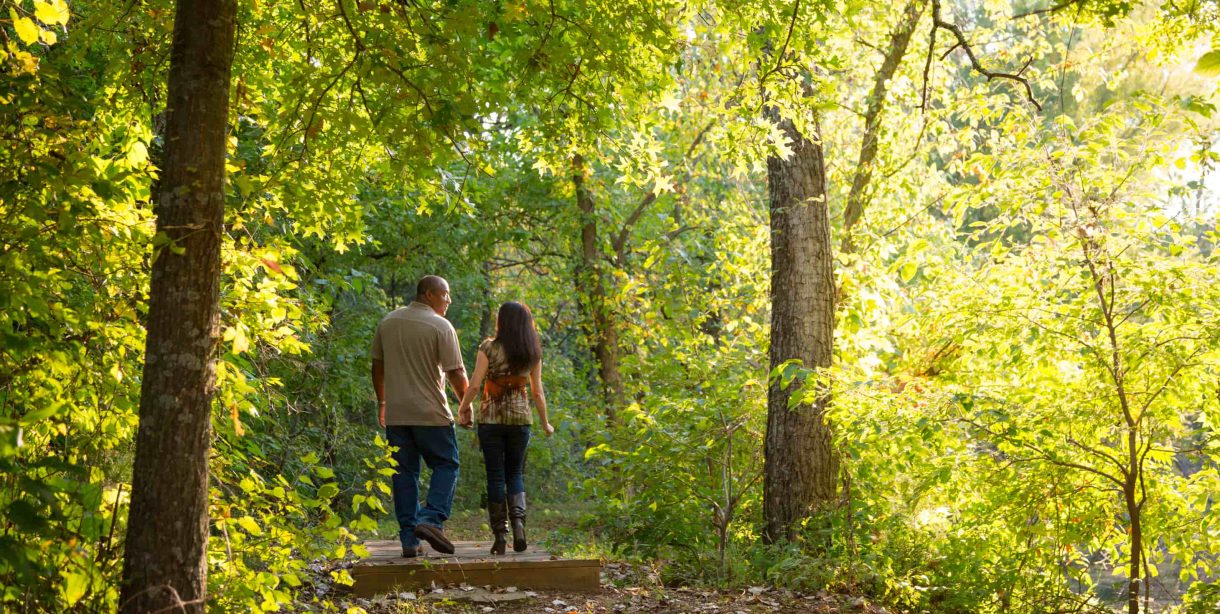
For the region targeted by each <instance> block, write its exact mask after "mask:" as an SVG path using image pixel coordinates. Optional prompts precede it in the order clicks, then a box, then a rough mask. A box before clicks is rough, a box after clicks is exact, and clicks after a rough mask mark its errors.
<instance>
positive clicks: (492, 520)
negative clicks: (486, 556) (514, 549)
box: [487, 501, 508, 554]
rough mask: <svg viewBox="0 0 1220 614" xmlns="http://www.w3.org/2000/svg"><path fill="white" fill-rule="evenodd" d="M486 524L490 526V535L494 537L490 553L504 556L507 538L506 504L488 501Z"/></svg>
mask: <svg viewBox="0 0 1220 614" xmlns="http://www.w3.org/2000/svg"><path fill="white" fill-rule="evenodd" d="M487 524H488V525H490V526H491V534H492V535H493V536H494V537H495V541H494V542H492V544H491V553H492V554H504V547H505V546H506V545H507V543H506V540H507V538H508V504H507V503H505V502H504V501H488V502H487Z"/></svg>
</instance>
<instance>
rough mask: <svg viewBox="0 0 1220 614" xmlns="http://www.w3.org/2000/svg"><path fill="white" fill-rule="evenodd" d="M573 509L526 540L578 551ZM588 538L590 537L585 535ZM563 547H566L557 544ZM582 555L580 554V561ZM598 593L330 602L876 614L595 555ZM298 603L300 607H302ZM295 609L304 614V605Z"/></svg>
mask: <svg viewBox="0 0 1220 614" xmlns="http://www.w3.org/2000/svg"><path fill="white" fill-rule="evenodd" d="M574 512H576V510H552V511H550V512H549V513H548V512H546V511H543V512H540V513H535V514H533V515H532V516H531V518H530V522H529V528H530V530H531V531H530V534H531V536H539V537H540V538H541V541H542V542H543V546H547V547H550V548H551V549H552V550H553V551H561V552H562V551H565V550H567V549H569V548H572V547H575V548H577V549H580V548H581V546H580V545H578V543H579V541H581V540H580V538H579V533H580V531H579V529H578V527H577V523H576V520H575V519H576V518H578V517H579V514H578V513H574ZM483 514H484V512H483V511H482V510H474V511H470V512H456V513H455V514H454V516H453V518H451V519H450V520H449V522H448V523H446V533H447V534H448V535H449V536H450V538H451V539H462V540H465V539H486V537H487V536H486V535H484V533H485V532H486V528H485V523H486V520H485V518H484V516H483ZM395 531H396V529H395V527H393V526H391V523H388V522H387V523H383V526H382V527H381V529H380V530H379V535H377V536H376V537H377V538H378V539H393V538H394V535H395ZM590 538H591V536H590ZM565 544H566V545H565ZM585 556H587V554H586V555H585ZM602 558H603V568H602V582H601V588H600V590H598V591H595V592H583V593H582V592H565V591H551V590H524V589H517V588H516V587H477V586H441V587H433V588H430V589H422V590H418V591H414V592H400V593H398V594H387V595H381V596H378V597H374V598H367V599H366V598H357V597H353V596H351V595H342V594H337V595H333V596H332V597H331V600H330V605H331V606H332V607H334V606H337V607H338V610H339V611H340V612H343V611H348V612H352V611H359V610H353V609H349V608H360V609H362V610H364V611H366V612H370V613H389V612H394V613H400V614H416V613H422V612H446V613H453V614H467V613H470V614H474V613H478V614H484V613H490V612H496V613H500V612H503V613H509V614H512V613H523V612H541V613H544V614H584V613H588V614H595V613H607V614H617V613H632V612H702V613H708V614H711V613H715V614H721V613H723V614H737V613H750V614H754V613H759V612H790V613H794V614H795V613H798V612H800V613H810V614H831V613H836V614H837V613H846V614H855V613H865V614H882V613H885V612H887V610H886V609H885V608H883V607H880V606H877V605H874V604H871V603H870V602H869V601H868V600H867V599H865V598H863V597H859V596H854V595H842V594H834V593H829V592H826V591H820V592H817V593H799V592H794V591H791V590H787V589H779V588H773V587H768V586H746V587H732V588H726V587H715V586H672V585H667V584H666V583H665V582H664V581H663V580H662V578H661V574H660V573H659V571H660V570H658V569H657V568H656V567H654V566H651V565H647V564H642V563H633V562H628V561H620V560H613V559H608V558H607V557H605V556H603V557H602ZM302 605H304V604H302ZM302 609H303V610H308V609H310V608H309V607H308V606H305V607H303V608H302Z"/></svg>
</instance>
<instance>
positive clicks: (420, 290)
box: [415, 275, 449, 301]
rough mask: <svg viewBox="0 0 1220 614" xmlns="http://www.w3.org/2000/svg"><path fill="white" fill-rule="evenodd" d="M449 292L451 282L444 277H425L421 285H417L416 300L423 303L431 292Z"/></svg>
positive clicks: (420, 281) (421, 280)
mask: <svg viewBox="0 0 1220 614" xmlns="http://www.w3.org/2000/svg"><path fill="white" fill-rule="evenodd" d="M447 290H449V282H447V281H445V279H444V278H443V277H437V276H436V275H424V276H423V278H422V279H420V280H419V283H417V284H415V300H417V301H422V300H424V297H425V296H427V295H428V293H429V292H445V291H447Z"/></svg>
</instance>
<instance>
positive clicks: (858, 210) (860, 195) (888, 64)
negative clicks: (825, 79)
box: [843, 0, 924, 253]
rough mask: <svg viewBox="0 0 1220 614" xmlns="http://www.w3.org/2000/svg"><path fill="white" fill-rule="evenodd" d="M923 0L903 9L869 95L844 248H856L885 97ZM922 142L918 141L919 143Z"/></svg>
mask: <svg viewBox="0 0 1220 614" xmlns="http://www.w3.org/2000/svg"><path fill="white" fill-rule="evenodd" d="M923 7H924V3H923V2H922V0H910V1H909V2H907V6H906V9H905V10H904V11H903V14H902V17H901V18H900V19H901V21H899V22H898V25H897V26H896V27H895V28H894V31H893V33H891V34H890V45H889V48H888V49H887V50H886V51H885V56H884V57H883V59H882V60H881V68H880V69H878V70H877V74H876V75H875V76H874V77H873V91H872V94H870V95H869V98H868V109H867V110H866V111H865V112H864V137H863V139H862V141H861V143H860V158H859V159H858V160H857V161H856V172H855V175H854V176H853V177H852V181H851V191H850V192H848V194H847V207H846V209H844V211H843V251H844V252H847V253H851V252H853V251H855V245H854V244H853V242H852V230H853V229H854V228H855V225H856V223H857V222H859V221H860V217H861V216H862V215H864V208H865V206H866V205H867V204H868V203H867V195H866V192H867V191H868V187H869V183H870V182H871V181H872V179H873V170H874V168H873V166H874V164H875V163H876V159H877V150H878V149H879V142H880V137H881V112H882V110H884V109H885V97H886V94H887V92H888V91H889V84H890V79H892V78H893V77H894V73H896V72H897V71H898V67H899V66H900V65H902V58H903V57H905V56H906V53H907V47H908V46H909V45H910V43H911V35H912V34H914V32H915V26H917V25H919V17H920V15H922V14H923ZM918 145H919V144H918V143H916V146H918Z"/></svg>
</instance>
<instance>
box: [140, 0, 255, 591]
mask: <svg viewBox="0 0 1220 614" xmlns="http://www.w3.org/2000/svg"><path fill="white" fill-rule="evenodd" d="M236 13H237V3H236V1H235V0H178V3H177V14H176V15H175V18H174V41H173V50H172V54H171V57H170V73H169V87H168V99H167V101H168V102H167V106H168V121H167V126H166V131H165V137H166V140H165V164H164V166H163V168H162V172H161V180H160V189H159V190H158V198H157V202H156V213H157V234H158V235H159V236H164V237H165V238H167V239H169V240H170V243H169V244H168V245H164V246H162V247H159V248H158V249H157V252H156V257H155V260H154V262H153V266H152V280H151V289H150V291H149V307H148V338H147V341H146V345H145V357H144V375H143V381H142V384H141V390H140V428H139V432H138V434H137V436H136V456H135V463H134V468H133V471H132V492H131V510H130V514H129V516H128V523H127V538H126V551H125V559H124V565H123V581H122V593H121V597H120V600H119V601H120V606H119V609H120V610H121V611H123V612H149V611H155V610H168V609H175V610H177V609H178V608H181V609H183V610H185V611H190V612H202V611H204V605H205V604H204V601H205V599H206V588H207V539H208V452H209V450H210V448H211V437H212V430H211V398H212V391H213V387H214V385H215V350H216V347H217V341H218V338H219V336H218V333H219V330H218V328H219V313H218V310H217V303H218V300H219V290H220V246H221V235H222V232H223V228H222V226H223V223H224V157H225V136H226V130H227V124H228V110H229V104H228V102H229V81H230V74H231V70H232V63H233V47H234V28H235V23H236ZM176 251H178V252H180V253H175V252H176Z"/></svg>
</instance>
